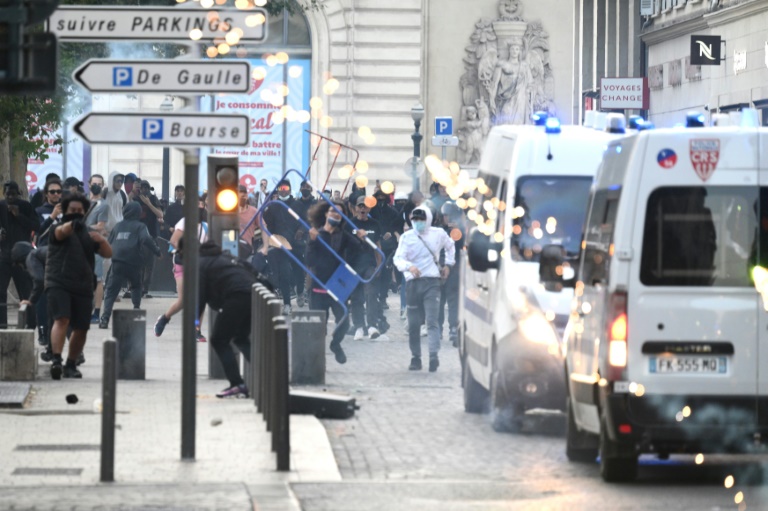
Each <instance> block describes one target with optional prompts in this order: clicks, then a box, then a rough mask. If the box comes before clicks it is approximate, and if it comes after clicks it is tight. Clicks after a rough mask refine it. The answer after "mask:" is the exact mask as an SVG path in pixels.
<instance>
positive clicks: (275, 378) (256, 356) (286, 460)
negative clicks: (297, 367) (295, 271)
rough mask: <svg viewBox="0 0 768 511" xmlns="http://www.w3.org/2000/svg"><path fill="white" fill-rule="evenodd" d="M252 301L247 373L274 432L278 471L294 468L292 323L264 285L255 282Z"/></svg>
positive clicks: (260, 407)
mask: <svg viewBox="0 0 768 511" xmlns="http://www.w3.org/2000/svg"><path fill="white" fill-rule="evenodd" d="M252 293H253V295H252V300H251V307H252V311H251V312H252V313H251V358H252V360H251V365H250V371H249V373H248V374H246V380H247V382H248V384H249V388H251V389H252V391H253V399H254V405H255V406H256V407H257V410H258V411H259V412H260V413H261V415H262V417H263V418H264V420H265V421H266V427H267V431H269V432H270V433H272V450H273V451H274V452H275V453H276V455H277V470H280V471H288V470H290V416H289V403H288V400H289V388H288V326H287V324H286V318H285V316H282V315H281V313H282V307H283V302H282V300H279V299H278V298H277V296H276V295H275V294H274V293H272V292H271V291H270V290H269V289H267V288H266V287H265V286H264V285H262V284H254V286H253V290H252Z"/></svg>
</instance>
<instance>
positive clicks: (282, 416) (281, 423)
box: [272, 324, 291, 472]
mask: <svg viewBox="0 0 768 511" xmlns="http://www.w3.org/2000/svg"><path fill="white" fill-rule="evenodd" d="M275 334H276V335H275V340H276V346H275V348H276V349H275V365H276V366H277V371H276V373H277V374H276V378H275V428H274V430H273V431H272V436H273V438H275V439H276V440H277V442H276V444H277V445H276V447H277V449H276V454H277V470H279V471H281V472H287V471H289V470H291V458H290V454H291V422H290V421H291V417H290V413H289V408H288V400H289V399H290V397H289V393H288V392H289V391H288V326H287V325H285V324H283V325H279V326H277V327H275Z"/></svg>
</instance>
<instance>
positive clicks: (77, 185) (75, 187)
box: [61, 177, 85, 196]
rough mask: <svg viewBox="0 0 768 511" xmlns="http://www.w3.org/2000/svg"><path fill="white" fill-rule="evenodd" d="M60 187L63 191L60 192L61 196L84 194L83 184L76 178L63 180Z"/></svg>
mask: <svg viewBox="0 0 768 511" xmlns="http://www.w3.org/2000/svg"><path fill="white" fill-rule="evenodd" d="M61 186H62V188H64V191H63V192H62V195H63V196H64V195H67V194H68V193H85V189H84V188H83V182H82V181H80V180H79V179H77V178H76V177H68V178H67V179H65V180H64V182H63V183H62V185H61Z"/></svg>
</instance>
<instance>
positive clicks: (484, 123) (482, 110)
mask: <svg viewBox="0 0 768 511" xmlns="http://www.w3.org/2000/svg"><path fill="white" fill-rule="evenodd" d="M475 105H476V106H477V118H478V119H479V120H480V126H481V128H482V131H483V139H485V137H487V136H488V132H489V131H491V112H490V111H489V110H488V104H487V103H486V102H485V100H484V99H482V98H480V99H477V100H475Z"/></svg>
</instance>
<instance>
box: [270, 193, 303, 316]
mask: <svg viewBox="0 0 768 511" xmlns="http://www.w3.org/2000/svg"><path fill="white" fill-rule="evenodd" d="M277 200H278V201H280V202H281V203H282V204H284V205H285V206H288V207H284V206H282V205H279V204H268V205H267V206H266V208H265V209H264V213H263V214H262V220H263V222H264V224H265V225H266V226H267V230H268V231H269V232H270V234H272V235H275V236H280V237H282V240H280V242H281V244H282V248H275V249H273V250H272V252H269V246H270V243H269V242H270V237H269V235H268V234H267V232H266V230H264V229H262V230H261V238H262V242H263V245H262V247H261V253H262V254H264V255H265V256H266V255H269V258H268V259H269V266H270V268H271V270H272V273H273V274H274V275H275V277H276V279H277V284H278V289H279V291H280V294H281V296H282V298H283V313H284V314H290V313H291V287H292V285H293V284H294V281H293V275H294V273H295V272H298V273H301V271H300V270H299V268H297V267H296V265H295V264H294V263H293V260H292V259H291V258H290V256H288V255H287V253H286V251H287V250H292V249H293V243H294V241H295V237H296V234H297V231H298V230H299V227H300V224H299V222H298V220H296V219H295V218H294V217H293V215H291V213H290V212H289V211H288V210H289V209H293V203H294V198H293V197H291V183H290V181H288V180H287V179H283V180H282V181H280V182H279V183H278V184H277ZM278 239H279V238H278ZM283 240H284V241H283Z"/></svg>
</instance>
